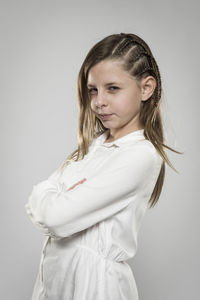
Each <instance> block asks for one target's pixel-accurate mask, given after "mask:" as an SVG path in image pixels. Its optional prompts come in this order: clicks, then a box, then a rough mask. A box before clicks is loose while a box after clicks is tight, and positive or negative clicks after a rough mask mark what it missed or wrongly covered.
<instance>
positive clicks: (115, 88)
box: [110, 86, 119, 90]
mask: <svg viewBox="0 0 200 300" xmlns="http://www.w3.org/2000/svg"><path fill="white" fill-rule="evenodd" d="M110 89H114V90H117V89H119V88H118V87H117V86H111V87H110Z"/></svg>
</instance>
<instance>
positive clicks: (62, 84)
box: [0, 0, 200, 300]
mask: <svg viewBox="0 0 200 300" xmlns="http://www.w3.org/2000/svg"><path fill="white" fill-rule="evenodd" d="M199 6H200V5H199V2H198V1H181V0H178V1H172V0H168V1H161V0H157V1H156V0H151V1H144V0H140V1H130V0H127V1H126V0H123V1H119V0H118V1H116V0H111V1H105V0H104V1H103V0H101V1H95V0H93V1H88V0H84V1H61V0H55V1H52V0H40V1H39V0H35V1H28V0H26V1H25V0H24V1H22V0H19V1H14V0H13V1H11V0H4V1H2V0H1V1H0V22H1V24H0V44H1V47H0V48H1V55H0V101H1V109H0V114H1V115H0V130H1V137H0V141H1V147H0V151H1V155H0V159H1V162H0V165H1V168H0V172H1V189H0V193H1V209H0V220H1V226H0V237H1V243H0V251H1V252H0V265H1V268H0V278H1V286H0V298H1V299H3V300H13V299H15V300H29V299H30V298H31V293H32V290H33V284H34V282H35V278H36V274H37V272H38V267H39V259H40V254H41V248H42V243H43V235H42V233H40V232H39V231H38V230H37V229H36V228H35V227H34V226H33V224H32V223H31V222H30V220H29V218H28V216H27V215H26V212H25V209H24V205H25V203H26V202H27V198H28V195H29V194H30V192H31V190H32V187H33V185H34V184H36V183H37V182H39V181H42V180H44V179H46V178H47V177H48V176H49V175H50V174H51V173H52V172H53V171H54V170H55V169H56V168H57V167H58V166H59V165H60V164H61V163H62V162H63V161H64V159H65V158H66V157H67V156H68V155H69V154H70V153H71V152H72V151H73V150H75V149H76V148H77V128H78V105H77V90H76V87H77V85H76V81H77V76H78V71H79V69H80V66H81V64H82V62H83V60H84V58H85V56H86V54H87V53H88V51H89V49H90V48H91V47H92V46H93V45H94V44H95V43H96V42H98V41H99V40H101V39H102V38H104V37H105V36H107V35H109V34H113V33H120V32H131V33H135V34H137V35H139V36H140V37H142V38H143V39H144V40H145V41H146V42H147V43H148V45H149V46H150V48H151V50H152V52H153V54H154V56H155V58H156V60H157V63H158V66H159V68H160V72H161V76H162V82H163V91H164V93H163V103H162V109H163V121H164V124H165V135H166V143H167V145H169V146H171V147H173V148H175V149H177V150H179V151H183V152H184V155H179V154H176V153H173V152H171V151H170V150H166V151H167V154H168V156H169V158H170V160H171V162H172V163H173V165H174V166H175V168H176V169H177V170H178V172H179V174H177V173H175V172H174V171H173V170H172V169H170V168H169V167H168V166H166V176H165V182H164V186H163V190H162V194H161V197H160V199H159V202H158V204H157V205H156V207H154V208H153V209H151V210H149V211H148V212H147V214H146V216H145V218H144V222H143V225H142V227H141V230H140V233H139V239H138V251H137V254H136V256H135V257H134V258H133V259H132V260H130V261H129V263H130V265H131V267H132V270H133V273H134V277H135V280H136V283H137V286H138V291H139V296H140V300H179V299H181V300H188V299H190V300H197V299H199V294H200V289H199V280H198V278H200V271H199V270H200V263H199V262H200V260H199V253H200V238H199V237H200V234H199V228H200V221H199V219H200V218H199V212H200V198H199V190H198V185H197V184H198V182H199V171H198V170H199V126H198V125H199V124H198V116H199V108H200V105H199V95H198V88H199V85H200V82H199V77H200V76H199V75H200V72H199V70H200V66H199V59H200V57H199V53H200V49H199V48H200V47H199V45H200V41H199V40H200V35H199V25H200V24H199V23H200V22H199ZM102 300H103V299H102ZM105 300H106V299H105Z"/></svg>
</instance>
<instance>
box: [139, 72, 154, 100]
mask: <svg viewBox="0 0 200 300" xmlns="http://www.w3.org/2000/svg"><path fill="white" fill-rule="evenodd" d="M140 86H141V97H142V99H141V100H142V101H146V100H148V99H149V98H150V97H151V95H152V94H153V92H154V90H155V88H156V79H155V78H154V77H153V76H147V77H146V78H143V79H141V83H140Z"/></svg>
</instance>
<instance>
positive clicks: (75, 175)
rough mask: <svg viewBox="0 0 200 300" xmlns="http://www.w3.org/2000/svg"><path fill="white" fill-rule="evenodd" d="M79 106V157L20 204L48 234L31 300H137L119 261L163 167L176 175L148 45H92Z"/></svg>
mask: <svg viewBox="0 0 200 300" xmlns="http://www.w3.org/2000/svg"><path fill="white" fill-rule="evenodd" d="M78 100H79V109H80V112H79V114H80V115H79V132H78V149H77V150H75V151H74V152H73V153H72V154H71V155H70V156H69V157H68V158H67V159H66V160H65V162H64V163H63V164H62V166H60V167H59V168H58V169H57V170H55V171H54V172H53V173H52V174H51V176H49V178H48V179H47V180H44V181H42V182H40V183H38V184H37V185H35V186H34V187H33V190H32V193H31V194H30V196H29V199H28V203H27V204H26V205H25V208H26V212H27V214H28V215H29V217H30V219H31V221H32V222H33V224H34V225H35V226H36V228H38V229H39V230H40V231H41V232H42V233H43V234H44V235H46V240H45V242H44V246H43V249H42V254H41V261H40V267H39V272H38V275H37V278H36V282H35V286H34V290H33V294H32V300H41V299H42V300H72V299H73V300H122V299H123V300H125V299H127V300H137V299H139V298H138V291H137V286H136V282H135V279H134V276H133V273H132V271H131V268H130V267H129V265H128V263H127V262H126V260H127V259H130V258H132V257H134V255H135V253H136V250H137V236H138V232H139V228H140V226H141V222H142V219H143V217H144V215H145V212H146V210H147V208H149V207H150V208H151V207H153V206H154V205H155V204H156V202H157V201H158V199H159V196H160V193H161V190H162V186H163V181H164V175H165V162H167V163H168V164H169V165H170V166H171V167H172V168H173V169H174V167H173V166H172V165H171V163H170V161H169V160H168V158H167V155H166V154H165V151H164V147H166V148H168V149H170V150H172V151H174V152H176V153H181V152H178V151H176V150H173V149H172V148H170V147H168V146H166V145H165V144H164V143H163V142H164V135H163V127H162V119H161V113H160V100H161V77H160V72H159V69H158V66H157V63H156V61H155V58H154V56H153V55H152V52H151V50H150V49H149V47H148V45H147V44H146V43H145V42H144V41H143V40H142V39H141V38H140V37H139V36H137V35H134V34H127V33H121V34H113V35H110V36H107V37H105V38H104V39H103V40H101V41H99V42H98V43H97V44H96V45H94V46H93V48H92V49H91V50H90V51H89V53H88V54H87V56H86V58H85V60H84V62H83V64H82V66H81V69H80V72H79V77H78ZM174 170H175V171H176V169H174ZM176 172H177V171H176Z"/></svg>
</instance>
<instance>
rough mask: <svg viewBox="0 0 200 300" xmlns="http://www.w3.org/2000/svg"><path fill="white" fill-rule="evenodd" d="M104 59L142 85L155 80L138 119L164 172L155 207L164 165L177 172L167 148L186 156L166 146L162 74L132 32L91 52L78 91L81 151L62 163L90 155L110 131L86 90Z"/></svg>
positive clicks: (101, 43)
mask: <svg viewBox="0 0 200 300" xmlns="http://www.w3.org/2000/svg"><path fill="white" fill-rule="evenodd" d="M104 60H114V61H116V60H118V61H120V62H121V63H122V64H121V65H122V68H123V69H124V70H125V71H126V72H128V73H129V74H130V75H131V76H133V77H134V78H135V79H136V82H138V83H139V82H140V80H141V79H143V78H146V77H147V76H149V75H151V76H153V77H154V78H155V79H156V87H155V89H154V91H153V94H152V95H151V97H150V98H149V99H147V100H146V101H142V103H141V104H142V105H141V109H140V114H139V120H140V123H141V125H142V126H143V128H144V137H145V138H146V139H148V140H149V141H150V142H151V143H152V144H153V145H154V147H155V148H156V150H157V152H158V153H159V155H160V156H161V157H162V159H163V160H162V166H161V170H160V173H159V176H158V179H157V182H156V184H155V187H154V190H153V192H152V194H151V197H150V199H149V202H148V204H149V207H150V208H152V207H153V206H154V205H155V204H156V203H157V201H158V199H159V197H160V194H161V191H162V187H163V182H164V177H165V163H167V164H168V165H169V166H170V167H171V168H172V169H173V170H174V171H176V172H177V173H178V171H177V170H176V169H175V168H174V167H173V165H172V164H171V162H170V161H169V159H168V157H167V154H166V153H165V149H164V148H167V149H169V150H171V151H173V152H176V153H179V154H183V153H182V152H179V151H176V150H174V149H173V148H171V147H169V146H167V145H166V144H164V142H165V137H164V132H163V124H162V116H161V110H160V103H161V99H162V97H161V96H162V83H161V75H160V71H159V68H158V65H157V63H156V60H155V58H154V56H153V54H152V52H151V50H150V48H149V46H148V45H147V44H146V42H145V41H144V40H143V39H142V38H140V37H139V36H138V35H135V34H133V33H120V34H112V35H109V36H107V37H105V38H103V39H102V40H100V41H99V42H97V43H96V44H95V45H94V46H93V47H92V48H91V49H90V51H89V52H88V54H87V56H86V57H85V60H84V61H83V63H82V66H81V68H80V71H79V74H78V81H77V92H78V104H79V120H78V122H79V124H78V149H76V150H75V151H73V152H72V153H71V154H70V155H69V156H68V157H67V158H66V160H65V161H64V163H63V164H62V169H64V168H65V167H66V166H67V165H68V164H69V163H70V162H71V161H78V160H81V159H83V158H84V156H85V155H86V154H87V153H88V150H89V146H90V145H91V143H92V140H93V139H94V138H96V137H98V136H99V135H101V134H102V133H104V132H105V130H107V128H105V127H104V125H103V124H102V122H101V120H100V119H98V118H97V117H96V115H95V113H94V112H93V111H92V109H91V107H90V99H89V93H88V89H87V80H88V73H89V71H90V69H91V68H92V67H93V66H95V65H96V64H97V63H99V62H101V61H104Z"/></svg>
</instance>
